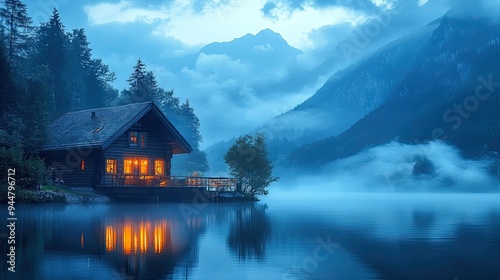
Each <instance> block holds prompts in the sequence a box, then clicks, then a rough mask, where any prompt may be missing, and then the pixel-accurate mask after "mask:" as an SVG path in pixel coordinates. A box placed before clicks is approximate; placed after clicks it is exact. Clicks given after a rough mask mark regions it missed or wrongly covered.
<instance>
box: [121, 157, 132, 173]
mask: <svg viewBox="0 0 500 280" xmlns="http://www.w3.org/2000/svg"><path fill="white" fill-rule="evenodd" d="M123 173H124V174H132V159H130V158H126V159H125V160H124V161H123Z"/></svg>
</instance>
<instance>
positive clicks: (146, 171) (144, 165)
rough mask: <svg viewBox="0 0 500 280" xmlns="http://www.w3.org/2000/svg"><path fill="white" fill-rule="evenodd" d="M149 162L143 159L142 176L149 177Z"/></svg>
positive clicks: (141, 165)
mask: <svg viewBox="0 0 500 280" xmlns="http://www.w3.org/2000/svg"><path fill="white" fill-rule="evenodd" d="M148 166H149V164H148V160H147V159H141V164H140V169H139V170H140V172H141V174H142V175H147V174H148V173H149V172H148V171H149V170H148Z"/></svg>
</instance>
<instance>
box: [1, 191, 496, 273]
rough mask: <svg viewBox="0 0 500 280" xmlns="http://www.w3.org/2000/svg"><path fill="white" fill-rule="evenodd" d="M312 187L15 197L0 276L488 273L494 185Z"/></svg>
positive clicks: (492, 256) (492, 257) (492, 265)
mask: <svg viewBox="0 0 500 280" xmlns="http://www.w3.org/2000/svg"><path fill="white" fill-rule="evenodd" d="M315 197H316V198H315ZM320 197H321V199H318V198H317V196H313V195H310V197H308V196H305V195H296V196H294V195H290V196H287V197H282V196H281V197H280V198H277V197H270V198H266V199H264V200H263V201H261V202H258V203H245V204H218V205H217V204H209V205H205V204H200V203H198V204H158V205H155V204H109V205H18V209H17V213H18V214H17V217H18V227H17V236H16V239H17V241H18V245H17V263H16V270H17V272H16V273H15V274H13V273H6V272H5V269H6V263H5V261H4V260H5V254H4V253H3V252H6V242H5V239H2V243H1V246H2V264H1V266H2V269H3V271H4V272H3V275H2V277H3V278H2V279H71V280H76V279H259V280H266V279H278V280H282V279H419V280H421V279H442V280H444V279H450V280H452V279H457V280H458V279H460V280H462V279H482V280H483V279H500V195H498V194H493V195H492V194H446V195H444V194H433V195H422V194H324V195H321V196H320ZM2 215H4V216H2V217H1V218H2V220H3V221H5V213H4V212H2ZM1 233H3V236H5V233H6V231H5V228H2V231H1Z"/></svg>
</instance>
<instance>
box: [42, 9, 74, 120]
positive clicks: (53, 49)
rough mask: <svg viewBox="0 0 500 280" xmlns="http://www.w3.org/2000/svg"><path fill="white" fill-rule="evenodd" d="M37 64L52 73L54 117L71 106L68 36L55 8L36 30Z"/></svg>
mask: <svg viewBox="0 0 500 280" xmlns="http://www.w3.org/2000/svg"><path fill="white" fill-rule="evenodd" d="M37 43H38V46H37V52H38V54H37V57H38V59H37V64H38V65H47V66H48V68H49V69H50V71H51V74H52V91H53V93H54V101H55V106H56V111H55V117H58V116H60V115H62V114H64V113H66V112H68V111H70V109H71V108H72V104H71V103H72V98H71V95H70V94H69V93H68V91H67V90H66V88H67V87H66V80H65V74H66V73H65V72H66V63H67V57H66V48H67V45H68V37H67V35H66V33H65V31H64V25H63V23H62V22H61V18H60V16H59V12H58V11H57V9H54V10H53V13H52V15H51V17H50V19H49V22H46V23H42V24H41V26H40V28H39V29H38V32H37Z"/></svg>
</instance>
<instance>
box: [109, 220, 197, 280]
mask: <svg viewBox="0 0 500 280" xmlns="http://www.w3.org/2000/svg"><path fill="white" fill-rule="evenodd" d="M102 228H103V230H102V236H103V237H104V238H103V243H104V244H103V247H104V248H103V249H104V252H103V255H104V256H103V258H104V259H105V260H106V261H107V262H108V263H111V264H112V266H113V267H115V269H116V270H117V271H122V273H126V274H127V275H133V276H136V277H137V278H138V279H154V278H157V277H159V276H161V275H168V274H171V273H172V272H173V269H174V268H175V267H176V266H178V265H179V262H181V261H183V262H185V263H186V264H185V265H187V266H191V265H188V264H192V263H194V259H196V254H197V252H196V250H192V249H193V248H192V246H191V245H192V242H196V241H195V240H194V239H196V238H197V236H198V234H199V233H200V230H201V229H202V223H201V220H196V219H195V218H192V219H188V220H187V221H184V222H183V223H179V222H178V221H176V220H172V221H170V220H167V219H165V218H160V219H131V218H123V219H121V220H116V219H115V220H112V221H104V225H103V227H102ZM186 268H187V267H186Z"/></svg>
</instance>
